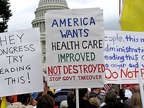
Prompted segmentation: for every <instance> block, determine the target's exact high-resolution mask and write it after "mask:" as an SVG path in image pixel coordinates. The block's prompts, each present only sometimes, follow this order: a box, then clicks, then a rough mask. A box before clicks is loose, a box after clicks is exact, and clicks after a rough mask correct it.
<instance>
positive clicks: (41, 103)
mask: <svg viewBox="0 0 144 108" xmlns="http://www.w3.org/2000/svg"><path fill="white" fill-rule="evenodd" d="M36 108H54V99H53V98H52V97H51V96H50V95H48V94H45V95H42V96H40V97H39V98H38V101H37V107H36Z"/></svg>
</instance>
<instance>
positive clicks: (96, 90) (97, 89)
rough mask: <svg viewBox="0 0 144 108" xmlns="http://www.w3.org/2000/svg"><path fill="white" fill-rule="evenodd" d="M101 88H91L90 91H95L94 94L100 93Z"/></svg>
mask: <svg viewBox="0 0 144 108" xmlns="http://www.w3.org/2000/svg"><path fill="white" fill-rule="evenodd" d="M101 90H102V88H91V91H92V92H95V93H96V94H100V93H101Z"/></svg>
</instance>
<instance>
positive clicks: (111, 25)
mask: <svg viewBox="0 0 144 108" xmlns="http://www.w3.org/2000/svg"><path fill="white" fill-rule="evenodd" d="M39 1H40V0H9V2H10V4H11V7H10V9H11V11H12V14H13V15H12V17H10V20H9V22H8V31H16V30H23V29H29V28H32V25H31V22H32V20H34V19H35V14H34V12H35V11H36V8H37V7H38V3H39ZM66 1H67V4H68V7H69V8H70V9H80V8H97V7H100V8H101V9H102V10H103V19H104V29H105V30H119V0H66Z"/></svg>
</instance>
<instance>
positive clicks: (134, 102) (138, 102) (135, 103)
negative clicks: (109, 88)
mask: <svg viewBox="0 0 144 108" xmlns="http://www.w3.org/2000/svg"><path fill="white" fill-rule="evenodd" d="M135 106H142V102H141V98H140V93H134V94H133V95H132V107H135Z"/></svg>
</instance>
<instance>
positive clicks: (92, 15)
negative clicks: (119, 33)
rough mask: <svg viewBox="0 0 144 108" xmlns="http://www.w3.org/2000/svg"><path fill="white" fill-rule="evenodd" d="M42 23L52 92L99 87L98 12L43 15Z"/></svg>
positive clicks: (100, 36)
mask: <svg viewBox="0 0 144 108" xmlns="http://www.w3.org/2000/svg"><path fill="white" fill-rule="evenodd" d="M45 19H46V37H47V38H46V41H47V42H46V43H47V45H46V47H47V48H46V52H47V65H48V67H47V73H48V85H49V86H51V87H53V88H81V87H82V88H83V87H101V86H103V84H104V82H105V80H104V68H105V67H104V59H103V56H104V52H103V47H104V44H103V35H104V27H103V14H102V10H100V9H99V8H93V9H75V10H72V9H68V10H55V11H47V13H46V18H45Z"/></svg>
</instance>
